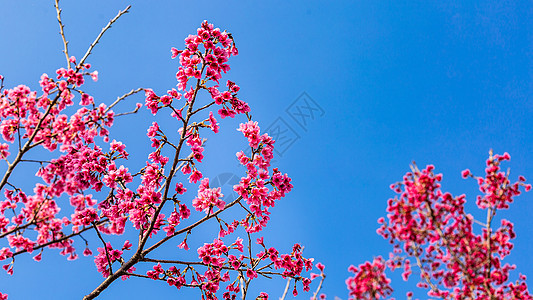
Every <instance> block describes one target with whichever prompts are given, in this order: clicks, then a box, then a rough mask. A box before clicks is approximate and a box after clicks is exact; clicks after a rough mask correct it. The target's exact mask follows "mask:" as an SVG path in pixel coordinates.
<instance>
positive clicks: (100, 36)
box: [76, 5, 131, 71]
mask: <svg viewBox="0 0 533 300" xmlns="http://www.w3.org/2000/svg"><path fill="white" fill-rule="evenodd" d="M130 8H131V5H128V6H127V7H126V8H125V9H124V10H121V11H119V12H118V14H117V15H116V16H115V17H114V18H113V19H111V21H109V23H107V25H106V26H105V27H104V28H102V31H100V34H98V36H97V37H96V39H94V42H92V44H91V46H89V49H87V52H85V55H84V56H83V57H82V59H81V60H80V62H79V63H78V66H77V67H76V71H79V70H80V69H81V67H82V66H83V63H84V62H85V60H86V59H87V58H88V57H89V55H91V51H92V50H93V49H94V47H95V46H96V44H98V42H99V41H100V39H101V38H102V36H103V35H104V33H105V32H106V31H107V30H108V29H109V28H111V25H113V23H115V22H116V21H117V20H118V18H120V17H121V16H122V15H123V14H126V13H128V10H129V9H130Z"/></svg>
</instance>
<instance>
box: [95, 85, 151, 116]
mask: <svg viewBox="0 0 533 300" xmlns="http://www.w3.org/2000/svg"><path fill="white" fill-rule="evenodd" d="M140 91H144V89H143V88H138V89H136V90H131V91H129V92H128V93H126V94H124V95H122V96H120V97H117V100H115V102H113V103H111V105H109V106H108V107H107V108H106V110H105V111H104V115H105V114H106V113H107V112H108V111H109V110H110V109H112V108H113V107H114V106H115V105H117V104H118V103H119V102H120V101H122V100H124V99H126V98H127V97H129V96H131V95H133V94H136V93H138V92H140Z"/></svg>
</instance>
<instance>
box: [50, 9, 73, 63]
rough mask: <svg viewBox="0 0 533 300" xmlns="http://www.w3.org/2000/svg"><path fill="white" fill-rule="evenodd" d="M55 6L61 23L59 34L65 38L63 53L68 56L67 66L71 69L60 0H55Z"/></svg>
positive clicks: (58, 20)
mask: <svg viewBox="0 0 533 300" xmlns="http://www.w3.org/2000/svg"><path fill="white" fill-rule="evenodd" d="M55 1H56V2H55V5H54V6H55V7H56V13H57V22H58V23H59V34H61V38H62V39H63V47H64V49H63V53H65V57H66V58H67V66H68V68H69V69H70V56H69V55H68V42H67V39H66V38H65V32H64V30H63V29H64V27H65V26H64V25H63V22H61V9H59V0H55Z"/></svg>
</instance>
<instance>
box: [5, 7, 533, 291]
mask: <svg viewBox="0 0 533 300" xmlns="http://www.w3.org/2000/svg"><path fill="white" fill-rule="evenodd" d="M52 2H53V1H33V2H30V1H7V0H0V11H1V12H2V13H1V17H0V38H1V40H2V47H0V74H2V75H4V76H5V77H6V86H7V87H13V86H16V85H18V84H26V85H29V86H30V87H32V88H36V87H37V82H38V79H39V77H40V75H41V74H42V73H48V74H53V73H54V71H55V70H56V69H57V68H59V67H63V66H64V65H65V62H64V56H63V54H62V53H61V50H62V43H61V40H60V37H59V34H58V26H57V22H56V20H55V10H54V8H53V3H52ZM127 4H132V9H131V13H129V14H128V15H125V16H124V17H123V18H122V19H121V20H120V21H119V22H118V23H117V24H116V25H114V26H113V27H112V29H111V30H110V31H109V32H108V33H107V34H106V35H105V36H104V38H103V39H102V40H101V43H100V44H99V45H98V46H97V48H96V50H95V51H94V54H93V55H92V56H91V58H90V59H89V62H90V63H91V64H92V65H93V68H94V69H96V70H98V71H99V74H100V80H99V81H98V82H97V83H88V84H87V87H86V89H87V90H88V91H90V92H91V93H92V94H93V95H94V96H95V98H96V99H97V100H98V101H103V102H106V103H111V102H112V101H113V100H114V99H115V98H116V97H117V96H119V95H122V94H123V93H125V92H127V91H129V90H131V89H132V88H137V87H145V88H152V89H154V90H155V91H157V92H164V91H166V90H168V89H170V88H172V87H174V86H175V84H176V81H175V77H174V74H175V72H176V70H177V61H174V60H171V59H170V51H169V50H170V48H171V47H177V48H180V47H183V39H184V38H185V37H186V36H187V35H188V34H190V33H194V32H195V30H196V28H197V27H198V26H199V24H200V23H201V22H202V21H203V20H204V19H205V20H208V21H209V22H211V23H214V24H215V26H217V27H220V28H221V29H227V30H228V31H229V32H232V33H233V36H234V37H235V39H236V42H237V46H238V48H239V51H240V54H239V56H237V57H235V58H233V59H232V60H231V61H230V64H231V66H232V70H231V71H230V72H229V73H228V76H227V78H228V79H231V80H233V81H235V82H237V84H239V85H240V86H241V92H240V96H241V97H242V98H243V99H245V100H246V101H248V102H249V103H250V105H251V107H252V112H253V116H254V119H256V120H257V121H259V122H260V124H261V125H262V128H264V129H266V128H268V127H269V126H270V128H276V127H277V126H281V127H279V128H283V129H284V130H288V131H287V132H288V133H289V137H287V139H289V138H292V140H291V143H292V144H290V145H289V146H285V147H283V151H281V152H282V153H280V154H281V155H278V157H277V158H276V159H277V165H278V166H279V168H280V169H281V170H282V171H283V172H287V173H288V174H289V175H290V176H291V177H292V178H293V183H294V186H295V188H294V190H293V191H292V192H291V193H290V194H289V195H288V196H287V197H286V198H284V199H283V200H282V201H280V202H279V203H278V205H277V206H276V208H275V209H274V210H273V214H272V219H271V223H270V225H269V228H268V229H267V231H266V232H265V241H271V242H272V243H273V244H275V245H278V246H279V247H281V248H282V249H286V251H289V248H290V246H291V245H292V243H294V242H299V243H301V244H302V245H304V246H305V251H304V253H305V254H306V256H309V257H314V258H315V259H316V261H320V262H323V263H324V264H325V265H326V271H327V276H328V277H327V280H326V282H325V284H324V288H323V292H324V293H326V294H328V296H330V297H331V298H333V296H339V297H340V298H342V299H347V291H346V287H345V284H344V280H345V279H346V277H347V276H348V275H349V273H348V272H347V268H348V266H349V265H350V264H355V265H357V264H360V263H362V262H364V261H366V260H371V259H372V257H373V256H376V255H387V253H388V251H389V250H390V247H389V245H388V243H387V242H386V241H385V240H383V239H382V238H381V237H380V236H378V235H377V234H376V233H375V230H376V228H377V223H376V220H377V219H378V218H379V217H381V216H385V208H386V201H387V199H388V198H390V197H393V196H394V194H393V193H392V191H390V190H389V188H388V187H389V185H390V184H391V183H394V182H396V181H399V180H401V178H402V176H403V174H405V172H407V171H408V170H409V164H410V163H411V162H412V161H416V163H417V164H418V165H419V166H425V165H426V164H430V163H431V164H434V165H435V166H436V170H437V172H441V173H443V174H444V180H443V189H445V190H447V191H450V192H452V193H453V194H455V195H459V194H462V193H465V194H467V199H468V201H469V202H468V204H467V207H468V208H469V209H471V212H472V213H474V214H476V212H475V210H474V206H475V205H474V203H473V202H474V199H475V196H476V195H477V185H476V184H475V182H474V181H473V180H463V179H461V176H460V172H461V171H462V170H463V169H466V168H470V169H471V170H472V171H473V172H474V173H476V174H482V172H483V168H484V161H485V159H486V158H487V155H488V151H489V149H494V151H495V152H496V153H503V152H505V151H507V152H509V153H510V154H511V157H512V159H511V162H510V163H509V164H508V165H507V166H509V167H510V168H511V170H512V172H511V175H512V177H513V178H517V176H518V175H519V174H522V175H524V176H525V177H526V178H528V179H530V180H533V158H532V154H533V150H532V149H533V139H532V135H531V132H532V129H533V118H532V116H533V101H532V96H533V78H532V76H533V58H532V55H533V53H532V50H531V49H533V47H532V46H533V33H532V30H531V28H533V24H532V23H533V21H532V20H533V18H532V16H533V7H532V3H531V2H530V1H478V2H474V1H446V2H445V3H443V1H327V2H325V1H311V0H308V1H261V2H259V1H243V2H237V1H223V2H222V1H220V2H218V1H217V2H214V1H189V2H181V1H163V0H160V1H151V2H148V1H127V2H126V1H100V0H94V1H90V2H88V1H86V2H81V1H70V2H66V1H65V3H63V4H62V7H63V20H64V23H65V24H66V27H65V31H66V35H67V38H68V40H69V42H70V43H69V50H70V53H71V55H75V56H77V57H81V56H82V55H83V53H85V50H86V48H87V46H88V45H89V43H90V42H91V41H92V40H93V39H94V37H95V36H96V35H97V34H98V33H99V31H100V29H101V28H102V27H103V26H104V25H105V24H106V23H107V21H108V20H109V19H110V18H112V17H113V16H114V15H115V14H116V13H117V12H118V10H119V9H123V8H124V7H125V6H126V5H127ZM304 92H305V93H306V94H304V96H303V98H301V97H300V96H301V95H302V93H304ZM304 98H305V99H304ZM309 99H312V101H311V100H309ZM305 100H307V103H314V104H313V105H314V106H312V107H314V108H315V109H317V110H314V111H313V113H314V114H313V115H312V116H311V115H310V116H309V117H308V118H306V119H305V121H306V124H304V125H303V126H301V124H303V123H302V122H303V121H302V120H301V119H293V118H292V117H291V114H292V115H293V116H294V110H292V111H291V108H294V105H297V106H300V107H303V106H301V104H302V103H305V102H302V101H305ZM128 101H129V102H127V103H123V104H121V106H119V107H118V108H117V109H116V110H123V111H126V110H130V108H132V107H134V103H135V102H144V99H143V98H142V97H137V98H132V99H130V100H128ZM313 101H314V102H313ZM294 103H297V104H294ZM291 105H293V106H291ZM302 109H303V111H306V110H305V108H302ZM288 111H289V112H288ZM152 120H153V117H152V116H151V114H150V113H149V112H148V111H147V110H143V111H142V112H141V113H140V114H138V115H135V116H129V117H127V118H123V119H120V120H118V121H117V122H116V129H115V131H113V132H112V137H113V138H116V139H117V140H122V141H124V142H125V143H126V145H127V149H128V150H129V151H130V153H132V155H134V153H137V154H136V157H132V158H131V161H129V162H127V163H128V164H130V165H132V166H142V165H143V164H144V159H145V157H146V153H148V150H149V148H148V146H147V142H148V141H147V138H146V137H145V135H144V134H145V132H146V131H145V130H146V128H147V125H148V124H150V123H151V122H152ZM297 120H298V121H297ZM298 122H300V123H301V124H299V123H298ZM280 124H281V125H280ZM237 125H238V122H236V121H229V122H221V127H222V131H223V132H222V133H221V135H220V136H217V137H212V138H210V140H209V142H208V145H207V150H206V151H207V155H206V156H209V157H210V158H208V159H206V162H205V164H204V166H203V168H204V170H205V173H206V174H207V175H208V176H210V177H215V176H217V175H218V174H223V173H231V174H233V173H234V174H242V170H241V169H239V168H238V167H237V166H236V163H235V159H234V153H235V152H236V151H237V150H239V149H240V147H241V148H242V147H243V146H244V141H243V139H242V138H241V136H240V133H238V132H237V131H234V129H235V128H237ZM165 126H167V127H168V128H173V127H172V126H174V127H175V125H174V124H171V123H170V122H167V123H165ZM288 143H289V142H288ZM284 145H288V144H284ZM239 172H241V173H239ZM23 175H24V174H18V175H17V176H19V177H21V176H23ZM530 182H531V181H530ZM191 197H192V195H191ZM532 201H533V194H532V193H529V194H524V195H522V196H520V197H519V198H517V201H516V203H514V204H513V205H512V206H511V209H510V210H509V211H505V212H502V213H501V214H499V216H503V217H505V218H508V219H510V220H512V221H513V222H514V223H515V228H516V233H517V236H518V238H517V239H516V240H515V249H514V250H513V254H512V255H511V256H510V257H509V258H508V262H510V263H516V264H517V266H518V271H519V272H522V273H524V274H526V275H529V277H530V279H529V280H528V283H529V284H532V283H533V281H531V278H533V267H531V266H533V257H532V256H531V253H532V251H533V243H531V240H532V239H533V226H531V220H530V216H531V214H532V213H533V202H532ZM203 230H204V231H202V235H201V236H200V237H199V238H198V240H197V242H198V243H202V242H203V241H206V242H207V241H212V239H213V237H212V236H211V235H210V230H209V228H205V229H203ZM204 234H205V239H202V237H203V236H204ZM91 238H92V237H91ZM95 241H96V240H95ZM94 245H95V246H96V243H94ZM95 246H94V247H93V248H95ZM173 247H174V246H173V245H172V246H170V247H169V249H168V250H165V251H168V252H165V253H171V252H172V251H174V252H175V251H176V250H175V248H173ZM193 251H194V250H193ZM53 252H54V251H47V252H45V254H44V255H43V262H41V263H34V262H33V261H32V260H31V258H30V257H29V256H28V257H24V258H22V257H21V258H20V259H17V265H16V268H15V275H14V276H12V277H11V278H8V276H7V275H5V274H0V291H5V292H7V293H8V294H9V295H10V296H11V298H10V299H31V298H34V296H35V295H36V294H40V295H42V296H40V297H42V299H76V298H81V296H83V295H84V294H86V293H88V292H89V291H91V290H92V289H93V288H94V287H95V286H96V285H97V284H98V283H99V282H100V281H101V279H102V278H101V277H100V275H99V274H98V273H97V272H96V268H95V267H94V264H93V262H92V259H89V258H81V259H80V260H78V261H76V262H67V261H66V260H65V259H64V258H63V257H60V256H59V255H57V254H56V253H53ZM79 270H83V272H82V273H81V274H80V272H79ZM392 278H393V286H397V287H398V290H399V292H398V293H397V294H395V295H396V296H397V298H399V299H402V298H403V297H404V296H403V295H404V291H405V289H404V284H403V283H402V282H401V279H400V277H399V274H394V275H393V276H392ZM411 286H413V285H411ZM283 287H284V282H283V281H279V280H278V281H271V282H268V281H267V282H263V285H262V286H260V287H258V289H259V288H260V289H261V290H266V291H269V292H271V295H272V297H273V299H277V297H279V296H280V295H281V292H282V290H283ZM153 293H157V296H158V297H166V296H172V297H177V298H178V299H187V298H188V296H187V295H190V294H181V293H179V292H177V291H175V289H174V288H169V287H167V286H165V285H164V284H161V283H155V282H151V281H147V280H129V281H127V282H116V283H115V284H114V285H113V286H112V287H111V288H110V289H109V290H108V291H106V292H105V293H104V294H102V296H101V299H121V298H126V296H130V297H131V298H132V299H143V298H144V297H147V296H150V295H153ZM32 295H33V296H32ZM307 297H309V295H304V296H301V297H300V298H299V299H308V298H307ZM421 297H423V294H422V296H421Z"/></svg>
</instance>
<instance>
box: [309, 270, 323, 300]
mask: <svg viewBox="0 0 533 300" xmlns="http://www.w3.org/2000/svg"><path fill="white" fill-rule="evenodd" d="M320 277H322V279H320V283H319V284H318V287H317V288H316V291H315V292H314V293H313V297H312V298H311V300H317V298H316V297H317V296H318V292H320V289H321V288H322V283H323V282H324V279H326V274H324V273H322V274H321V275H320Z"/></svg>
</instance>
